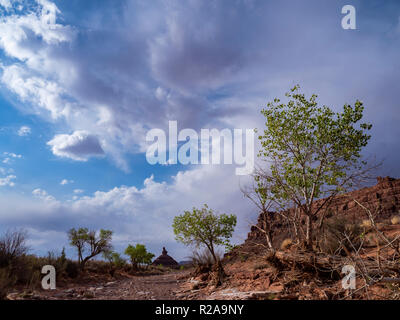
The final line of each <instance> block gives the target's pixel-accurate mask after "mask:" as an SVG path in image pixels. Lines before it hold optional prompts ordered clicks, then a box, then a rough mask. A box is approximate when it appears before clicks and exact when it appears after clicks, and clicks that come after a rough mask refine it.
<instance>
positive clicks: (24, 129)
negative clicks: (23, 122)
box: [17, 126, 32, 137]
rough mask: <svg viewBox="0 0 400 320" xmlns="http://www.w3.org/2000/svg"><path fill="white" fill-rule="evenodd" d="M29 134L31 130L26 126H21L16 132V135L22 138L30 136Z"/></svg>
mask: <svg viewBox="0 0 400 320" xmlns="http://www.w3.org/2000/svg"><path fill="white" fill-rule="evenodd" d="M31 132H32V130H31V128H30V127H28V126H22V127H21V128H19V129H18V132H17V133H18V135H19V136H20V137H23V136H28V135H30V134H31Z"/></svg>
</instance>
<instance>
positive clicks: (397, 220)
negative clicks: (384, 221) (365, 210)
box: [390, 216, 400, 225]
mask: <svg viewBox="0 0 400 320" xmlns="http://www.w3.org/2000/svg"><path fill="white" fill-rule="evenodd" d="M390 222H391V223H392V224H393V225H396V224H400V216H394V217H393V218H392V219H390Z"/></svg>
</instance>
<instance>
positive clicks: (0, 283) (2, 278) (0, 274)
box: [0, 268, 15, 300]
mask: <svg viewBox="0 0 400 320" xmlns="http://www.w3.org/2000/svg"><path fill="white" fill-rule="evenodd" d="M14 283H15V279H14V278H13V277H12V276H11V274H10V271H9V270H8V269H7V268H1V269H0V300H4V299H6V297H7V294H8V292H9V289H10V287H11V286H12V285H13V284H14Z"/></svg>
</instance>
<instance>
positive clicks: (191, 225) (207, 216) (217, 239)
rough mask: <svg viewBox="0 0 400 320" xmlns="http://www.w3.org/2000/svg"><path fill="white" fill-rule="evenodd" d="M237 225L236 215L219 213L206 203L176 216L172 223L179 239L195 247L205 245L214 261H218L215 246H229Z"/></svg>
mask: <svg viewBox="0 0 400 320" xmlns="http://www.w3.org/2000/svg"><path fill="white" fill-rule="evenodd" d="M235 226H236V216H235V215H227V214H221V215H217V214H215V213H214V212H213V210H211V209H210V208H209V207H208V206H207V205H206V204H205V205H204V207H203V208H201V209H196V208H193V210H192V211H185V212H184V214H182V215H179V216H176V217H175V218H174V222H173V225H172V227H173V229H174V233H175V236H176V240H177V241H179V242H182V243H183V244H185V245H194V246H195V247H199V246H201V245H205V246H206V247H207V249H208V250H210V253H211V254H212V256H213V257H214V261H217V257H216V254H215V246H218V245H223V246H229V239H230V238H231V237H232V233H233V231H234V229H235Z"/></svg>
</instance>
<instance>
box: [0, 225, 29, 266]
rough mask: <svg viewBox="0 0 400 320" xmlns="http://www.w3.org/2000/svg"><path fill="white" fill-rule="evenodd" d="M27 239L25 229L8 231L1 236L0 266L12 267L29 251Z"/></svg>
mask: <svg viewBox="0 0 400 320" xmlns="http://www.w3.org/2000/svg"><path fill="white" fill-rule="evenodd" d="M26 239H27V234H26V232H25V231H23V230H15V231H7V232H6V233H5V234H4V235H3V236H2V237H1V238H0V268H2V267H10V266H11V267H12V266H13V265H15V264H17V263H18V260H20V259H21V257H23V256H24V255H25V254H26V253H27V252H28V247H27V246H26Z"/></svg>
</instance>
